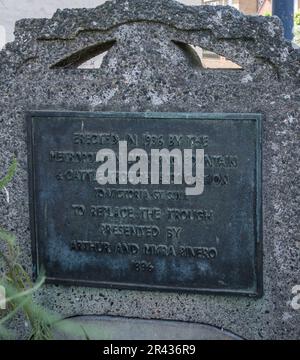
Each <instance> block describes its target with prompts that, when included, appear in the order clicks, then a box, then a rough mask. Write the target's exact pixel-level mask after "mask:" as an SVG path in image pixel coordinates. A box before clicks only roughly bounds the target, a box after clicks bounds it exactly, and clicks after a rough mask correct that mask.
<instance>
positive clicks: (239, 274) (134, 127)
mask: <svg viewBox="0 0 300 360" xmlns="http://www.w3.org/2000/svg"><path fill="white" fill-rule="evenodd" d="M27 118H28V135H29V139H28V144H29V172H30V194H31V195H30V200H31V201H30V202H31V228H32V238H33V260H34V269H35V274H37V273H38V272H39V270H40V269H41V268H44V269H45V271H46V275H47V281H48V282H51V283H64V284H73V285H84V286H100V287H116V288H124V287H126V288H133V289H148V290H163V291H192V292H209V293H215V294H219V293H226V294H240V295H249V296H260V295H261V294H262V270H261V261H262V260H261V258H262V231H261V201H262V197H261V115H259V114H198V113H86V112H43V111H40V112H30V113H28V116H27ZM121 140H122V141H127V143H128V151H130V150H132V149H134V148H141V149H144V150H146V151H147V153H148V154H149V155H150V150H151V149H153V148H158V149H162V148H166V149H169V150H172V149H174V148H178V149H180V150H182V151H183V150H184V149H190V148H192V149H194V150H195V149H196V148H199V149H204V154H205V186H204V192H203V194H202V195H198V196H190V195H186V194H185V188H186V187H187V185H186V184H182V185H174V184H169V185H163V184H160V185H152V184H149V185H141V184H139V185H132V184H130V183H129V184H127V185H120V184H116V185H111V184H107V185H102V186H101V185H99V184H98V183H97V181H96V176H95V175H96V171H97V168H98V167H99V165H100V164H99V163H97V162H96V154H97V152H98V151H99V150H101V149H104V148H109V149H112V150H114V151H115V152H116V154H117V155H118V146H119V141H121ZM149 158H150V156H149ZM117 162H118V161H117ZM129 167H130V165H129Z"/></svg>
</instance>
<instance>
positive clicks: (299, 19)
mask: <svg viewBox="0 0 300 360" xmlns="http://www.w3.org/2000/svg"><path fill="white" fill-rule="evenodd" d="M295 24H296V25H297V26H300V11H298V12H297V13H296V15H295Z"/></svg>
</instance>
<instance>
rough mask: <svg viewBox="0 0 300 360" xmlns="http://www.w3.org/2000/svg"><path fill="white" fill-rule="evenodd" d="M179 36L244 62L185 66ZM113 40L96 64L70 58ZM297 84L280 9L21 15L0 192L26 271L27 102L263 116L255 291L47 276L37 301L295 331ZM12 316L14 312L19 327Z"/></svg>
mask: <svg viewBox="0 0 300 360" xmlns="http://www.w3.org/2000/svg"><path fill="white" fill-rule="evenodd" d="M176 42H177V44H176ZM178 42H181V43H186V44H192V45H196V46H201V47H203V48H206V49H208V50H211V51H214V52H216V53H218V54H220V55H223V56H226V57H227V58H229V59H230V60H232V61H234V62H236V63H237V64H239V65H240V66H241V67H242V68H243V70H230V71H229V70H227V71H226V70H211V69H203V68H201V67H200V66H199V65H198V66H197V65H196V64H194V65H192V64H191V60H190V56H188V55H187V54H186V53H185V52H184V51H183V50H182V47H180V46H178ZM111 45H112V47H111V48H110V50H109V51H108V53H107V55H106V56H105V58H104V62H103V64H102V66H101V68H100V69H94V70H83V69H77V66H78V65H79V64H80V63H81V62H82V61H83V60H86V59H88V58H89V57H90V56H92V55H94V54H95V53H97V52H99V51H101V50H103V49H108V48H109V47H110V46H111ZM78 56H79V58H78ZM299 84H300V51H299V49H298V50H296V49H293V48H292V46H291V44H290V43H288V42H287V41H285V40H284V39H283V36H282V27H281V25H280V22H279V20H278V19H276V18H265V17H253V16H250V17H248V16H244V15H242V14H240V13H239V12H237V11H236V10H234V9H231V8H229V7H216V8H214V7H206V6H203V7H202V6H201V7H187V6H184V5H181V4H178V3H176V2H175V1H170V0H168V1H158V0H157V1H156V0H154V1H153V0H151V1H150V0H149V1H148V0H147V1H138V0H129V1H123V0H121V1H112V2H107V3H105V4H104V5H102V6H100V7H98V8H96V9H92V10H87V9H81V10H76V9H75V10H64V11H58V12H57V13H56V14H55V15H54V17H53V18H52V19H27V20H22V21H19V22H18V23H17V25H16V40H15V41H14V42H13V43H10V44H8V45H7V46H6V47H5V48H4V49H3V50H2V51H1V52H0V95H1V96H0V164H1V174H3V173H4V172H5V171H6V170H7V168H8V165H9V163H10V161H11V159H12V157H13V154H16V155H17V159H18V162H19V166H18V172H17V174H16V177H15V178H14V181H13V182H12V183H11V184H10V185H9V187H8V190H9V193H10V201H9V203H7V201H6V197H5V195H4V194H0V219H1V225H2V226H4V227H5V228H6V229H7V230H10V231H13V232H14V233H15V234H16V236H17V239H18V241H19V243H20V246H21V249H22V262H23V265H24V266H25V267H26V269H28V270H29V271H30V269H31V266H32V260H31V246H30V227H29V210H28V190H27V189H28V173H27V145H26V131H25V129H26V127H25V112H26V111H27V110H34V109H39V110H40V109H51V110H86V111H95V110H98V111H104V110H108V111H162V112H164V111H168V112H171V111H179V112H180V111H182V112H241V113H251V112H255V113H262V114H263V115H264V124H263V128H264V135H263V181H264V198H263V208H264V209H263V210H264V226H263V231H264V292H265V293H264V297H263V298H262V299H259V300H254V299H248V298H238V297H225V296H218V297H216V296H206V295H187V294H176V293H171V294H170V293H169V294H167V293H157V292H153V293H151V292H139V291H128V290H122V291H118V290H99V289H89V288H75V287H62V286H46V287H44V288H43V289H42V290H41V291H40V293H39V295H38V296H37V298H38V299H39V301H40V302H41V303H42V304H44V305H47V306H48V307H50V308H52V309H53V310H58V311H59V312H61V313H62V314H64V315H65V316H72V315H79V314H86V315H87V314H112V315H118V316H128V317H140V318H145V319H151V318H152V319H153V318H156V319H160V318H161V319H173V320H185V321H193V322H203V323H207V324H210V325H214V326H217V327H220V328H224V329H227V330H230V331H232V332H234V333H236V334H239V335H240V336H242V337H244V338H251V339H254V338H256V339H260V338H273V339H276V338H294V339H295V338H299V336H300V326H299V312H297V311H295V310H293V309H292V308H291V306H290V300H291V296H292V294H291V289H292V287H293V286H294V285H296V284H299V279H300V268H299V260H300V251H299V244H300V242H299V241H300V238H299V236H300V235H299V234H300V230H299V213H298V209H299V198H300V194H299V183H300V174H299V165H298V164H299V130H300V129H299V117H300V87H299ZM22 326H24V324H23V322H22V319H20V324H19V332H20V336H21V335H22V333H23V327H22Z"/></svg>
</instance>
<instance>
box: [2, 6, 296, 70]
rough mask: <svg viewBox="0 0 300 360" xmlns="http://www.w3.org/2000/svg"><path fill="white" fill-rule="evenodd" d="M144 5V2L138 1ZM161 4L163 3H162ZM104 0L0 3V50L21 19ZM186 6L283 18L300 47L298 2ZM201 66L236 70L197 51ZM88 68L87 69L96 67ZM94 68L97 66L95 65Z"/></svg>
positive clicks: (11, 38) (206, 53) (222, 59)
mask: <svg viewBox="0 0 300 360" xmlns="http://www.w3.org/2000/svg"><path fill="white" fill-rule="evenodd" d="M141 1H143V0H141ZM162 1H163V0H162ZM104 2H105V0H43V1H41V0H0V49H1V48H2V47H3V46H4V45H5V43H6V42H9V41H12V40H13V38H14V36H13V31H14V24H15V22H16V21H17V20H18V19H21V18H32V17H37V18H41V17H51V16H52V15H53V13H54V12H55V11H56V10H57V9H58V8H60V9H63V8H82V7H86V8H90V7H96V6H98V5H101V4H103V3H104ZM179 2H181V3H184V4H187V5H204V4H205V5H211V6H215V5H230V6H234V7H235V8H236V9H238V10H240V11H241V12H243V13H245V14H248V15H255V14H259V15H263V16H271V15H272V11H273V14H274V12H275V15H278V16H280V17H281V18H282V20H283V21H284V24H285V28H286V29H285V30H286V37H287V38H288V39H290V40H292V38H293V41H294V42H295V43H298V44H300V0H273V1H272V0H214V1H212V0H179ZM196 51H197V52H198V54H199V56H200V58H201V60H202V63H203V66H204V67H207V68H236V67H238V66H237V65H236V64H233V63H231V62H230V61H228V60H226V59H225V58H223V57H221V56H219V55H217V54H214V53H211V52H209V51H206V50H204V49H200V48H197V49H196ZM96 63H97V61H94V63H91V64H88V65H87V66H88V67H92V66H93V64H94V65H95V64H96ZM95 67H96V65H95Z"/></svg>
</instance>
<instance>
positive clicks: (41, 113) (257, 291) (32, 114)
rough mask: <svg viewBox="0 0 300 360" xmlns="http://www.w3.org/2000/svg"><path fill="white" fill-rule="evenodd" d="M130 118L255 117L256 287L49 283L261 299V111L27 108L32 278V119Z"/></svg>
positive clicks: (35, 257)
mask: <svg viewBox="0 0 300 360" xmlns="http://www.w3.org/2000/svg"><path fill="white" fill-rule="evenodd" d="M128 116H130V117H131V118H135V119H159V120H162V121H163V120H164V119H179V120H180V119H182V120H187V119H194V120H222V121H223V120H254V121H255V122H256V140H257V141H256V191H255V197H256V208H255V214H254V216H255V222H256V233H255V238H256V243H255V255H254V260H255V267H254V271H255V278H256V281H255V282H254V285H255V288H254V289H253V290H252V289H250V290H239V289H213V288H199V289H195V288H189V287H182V286H180V287H178V288H176V287H174V286H172V287H167V286H164V285H147V284H136V283H118V282H105V281H91V280H88V281H86V280H74V279H64V278H51V277H46V283H48V284H61V285H69V286H84V287H89V286H90V287H97V288H110V289H128V290H146V291H161V292H172V293H194V294H206V295H230V296H239V295H240V296H248V297H254V298H261V297H262V296H263V197H262V189H263V179H262V162H263V159H262V154H263V147H262V132H263V130H262V122H263V115H262V114H261V113H198V112H191V113H187V112H111V111H105V112H101V111H97V112H88V111H77V110H66V111H61V110H49V109H47V110H30V111H26V113H25V118H26V128H27V149H28V188H29V213H30V232H31V247H32V260H33V267H32V269H33V278H34V279H37V278H38V276H39V275H40V259H39V249H38V238H37V234H38V232H37V223H36V219H37V214H36V207H35V203H36V201H35V200H36V199H35V198H36V196H35V194H36V192H35V189H36V185H35V183H36V179H35V171H34V154H35V149H36V145H35V142H34V121H33V120H34V119H36V118H39V117H73V118H76V117H85V118H107V119H113V118H116V117H117V118H128Z"/></svg>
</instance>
